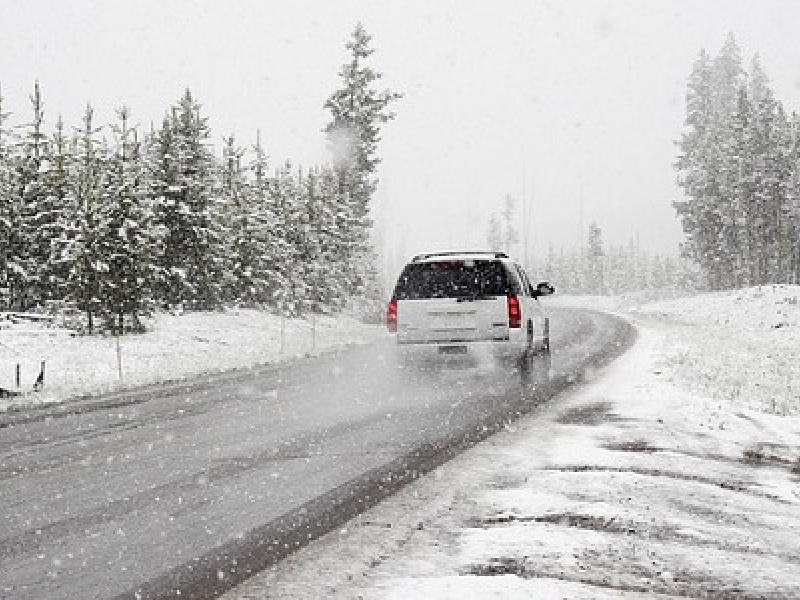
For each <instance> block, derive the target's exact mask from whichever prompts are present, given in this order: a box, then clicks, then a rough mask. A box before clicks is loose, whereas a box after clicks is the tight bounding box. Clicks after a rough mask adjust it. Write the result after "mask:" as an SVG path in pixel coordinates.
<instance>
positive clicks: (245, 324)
mask: <svg viewBox="0 0 800 600" xmlns="http://www.w3.org/2000/svg"><path fill="white" fill-rule="evenodd" d="M2 317H4V315H3V314H1V313H0V388H3V389H6V390H17V387H16V365H20V373H21V378H20V387H19V389H20V390H21V391H25V392H29V391H30V390H31V388H32V386H33V383H34V382H35V380H36V377H37V375H38V374H39V373H40V369H41V363H42V361H44V363H45V385H44V388H43V389H42V390H41V391H39V392H36V393H29V394H26V395H22V396H16V397H12V398H0V412H1V411H5V410H8V409H9V408H12V407H20V406H31V405H37V404H45V403H55V402H63V401H65V400H67V399H69V398H71V397H74V396H80V395H86V394H93V393H99V392H108V391H117V390H120V389H122V388H123V387H130V386H137V385H143V384H150V383H159V382H163V381H173V380H177V379H182V378H185V377H190V376H193V375H199V374H204V373H214V372H219V371H222V370H225V369H233V368H246V367H251V366H254V365H262V364H267V363H273V362H276V361H280V360H285V359H287V358H294V357H298V356H303V355H309V354H318V353H320V352H325V351H328V350H331V349H333V348H336V347H340V346H345V345H350V344H355V343H362V342H365V341H369V340H373V339H375V338H377V337H378V336H380V335H385V329H384V328H383V327H379V326H375V325H365V324H363V323H361V322H359V321H358V320H356V319H354V318H351V317H347V316H337V317H329V316H324V317H319V316H318V317H314V318H312V317H309V318H306V319H282V318H281V317H279V316H276V315H272V314H269V313H266V312H262V311H256V310H244V309H239V310H228V311H225V312H220V313H184V314H182V315H172V314H168V313H161V314H158V315H157V316H156V317H155V319H154V322H153V323H152V325H151V327H150V328H149V329H150V330H149V331H148V332H147V333H144V334H141V335H126V336H124V337H122V338H120V341H119V359H120V360H119V361H118V354H117V340H116V339H115V338H113V337H110V336H109V337H100V336H76V335H71V332H70V331H69V330H67V329H63V328H57V327H48V326H46V323H35V322H30V321H28V320H25V319H16V322H12V320H10V319H8V318H2ZM120 362H121V367H122V379H121V380H120V368H119V367H120Z"/></svg>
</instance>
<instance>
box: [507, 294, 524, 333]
mask: <svg viewBox="0 0 800 600" xmlns="http://www.w3.org/2000/svg"><path fill="white" fill-rule="evenodd" d="M508 327H509V328H511V329H519V328H520V327H522V311H521V310H520V306H519V298H517V297H516V296H509V297H508Z"/></svg>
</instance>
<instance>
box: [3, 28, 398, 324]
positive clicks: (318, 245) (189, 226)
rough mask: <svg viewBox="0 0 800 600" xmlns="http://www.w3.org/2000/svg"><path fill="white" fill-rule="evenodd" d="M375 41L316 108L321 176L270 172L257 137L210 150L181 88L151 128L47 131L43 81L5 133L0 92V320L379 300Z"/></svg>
mask: <svg viewBox="0 0 800 600" xmlns="http://www.w3.org/2000/svg"><path fill="white" fill-rule="evenodd" d="M370 41H371V37H370V36H369V35H368V34H367V33H366V31H365V30H364V29H363V27H362V26H361V25H358V26H357V27H356V29H355V31H354V33H353V35H352V38H351V39H350V40H349V42H348V43H347V50H348V53H349V60H348V62H347V63H346V64H344V66H343V67H342V69H341V71H340V73H339V75H340V77H341V87H340V88H339V89H337V90H336V91H334V92H333V93H332V94H331V95H330V96H329V97H328V99H327V101H326V102H325V104H324V106H325V108H326V109H327V110H328V112H329V113H330V121H329V123H328V124H327V125H326V127H325V130H324V131H325V133H326V134H327V137H328V141H329V144H330V145H331V150H332V153H333V155H334V157H335V159H334V160H333V161H332V164H330V165H325V166H315V167H313V168H305V169H304V168H300V167H295V166H292V165H291V164H289V163H286V164H282V165H278V166H277V167H272V166H271V165H269V164H268V160H267V156H266V154H265V151H264V148H263V146H262V142H261V136H260V133H258V132H256V134H255V135H254V136H253V137H254V144H252V145H251V146H250V147H242V146H240V145H239V143H238V142H237V140H236V139H235V138H234V137H232V136H231V137H228V138H226V139H225V140H224V143H223V144H221V147H220V148H219V149H216V148H214V147H213V145H212V143H211V133H210V126H209V122H208V119H207V117H206V116H205V115H203V113H202V106H201V104H200V102H199V101H198V100H197V99H196V98H195V97H194V96H193V95H192V93H191V91H189V90H188V89H187V90H186V92H185V93H184V94H183V96H182V97H181V98H180V99H179V100H178V101H177V102H176V103H175V104H174V105H173V106H171V107H169V108H168V109H167V110H166V112H165V115H164V118H163V120H162V122H161V123H160V124H159V126H157V127H156V126H151V128H150V129H149V130H148V131H141V130H140V129H139V127H137V126H136V125H134V122H135V121H134V119H133V117H132V114H131V111H130V109H129V108H127V107H123V108H120V109H119V110H118V111H117V113H116V116H117V118H116V122H115V123H112V124H110V125H103V124H99V123H97V122H96V119H95V117H94V110H93V108H92V106H91V105H87V107H86V110H85V113H84V115H83V118H82V119H81V121H80V124H79V125H77V126H75V127H72V128H68V127H67V125H66V124H65V123H64V121H63V119H62V118H61V117H58V118H57V119H56V121H55V124H54V126H53V127H52V129H50V130H48V129H47V127H46V125H45V123H46V122H45V100H44V94H43V92H42V89H41V88H40V85H39V83H36V85H35V86H34V90H33V93H32V95H31V109H30V117H29V118H28V119H26V122H24V123H22V124H16V125H14V126H12V125H11V114H10V113H9V112H7V111H6V109H5V107H4V106H3V104H2V96H1V95H0V309H6V310H17V311H23V310H38V311H51V312H56V311H73V312H77V313H79V314H80V315H83V319H82V322H83V323H84V325H85V327H86V329H87V330H88V331H94V330H98V329H113V330H115V331H117V332H121V331H127V330H137V329H140V328H141V327H142V321H141V317H143V316H145V315H147V314H150V313H151V312H152V311H153V310H155V309H157V308H159V307H163V308H167V307H181V308H182V309H190V310H215V309H219V308H222V307H224V306H228V305H240V306H252V307H260V308H266V309H271V310H275V311H278V312H280V313H281V314H286V315H299V314H303V313H307V312H309V311H315V312H324V311H332V310H338V309H340V308H342V307H343V306H344V305H345V304H346V303H347V302H348V301H350V300H351V299H353V298H362V299H363V298H367V299H372V300H375V301H378V299H379V297H380V290H379V288H378V283H377V271H376V267H375V257H374V253H373V250H372V248H371V246H370V229H371V225H372V224H371V221H370V216H369V202H370V198H371V196H372V194H373V192H374V190H375V186H376V183H377V180H376V177H375V173H376V169H377V166H378V164H379V163H380V159H379V158H378V156H377V142H378V141H379V132H380V128H381V125H382V124H384V123H386V122H387V121H389V120H391V119H392V118H393V117H394V114H393V113H391V112H389V111H388V109H387V107H388V105H389V104H390V103H391V102H393V101H394V100H396V99H398V98H399V97H400V95H399V94H397V93H393V92H388V91H383V92H378V91H376V90H375V89H374V87H375V85H374V84H375V82H376V80H377V79H379V78H380V77H381V75H380V73H377V72H376V71H374V70H373V69H372V68H371V67H369V66H368V65H367V64H366V59H367V58H368V57H369V56H370V55H371V54H372V53H373V50H372V48H371V47H370Z"/></svg>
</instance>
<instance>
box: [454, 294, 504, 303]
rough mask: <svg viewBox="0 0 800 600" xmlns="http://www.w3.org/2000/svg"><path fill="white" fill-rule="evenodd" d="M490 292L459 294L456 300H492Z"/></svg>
mask: <svg viewBox="0 0 800 600" xmlns="http://www.w3.org/2000/svg"><path fill="white" fill-rule="evenodd" d="M494 298H495V296H493V295H491V294H475V295H474V296H459V297H458V298H456V302H475V301H476V300H494Z"/></svg>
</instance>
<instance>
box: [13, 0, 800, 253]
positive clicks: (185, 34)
mask: <svg viewBox="0 0 800 600" xmlns="http://www.w3.org/2000/svg"><path fill="white" fill-rule="evenodd" d="M0 14H1V15H2V19H0V86H2V95H3V97H4V108H5V110H10V111H11V112H12V113H13V114H12V119H11V121H12V122H13V123H20V122H23V121H24V120H25V119H26V118H27V117H28V116H29V106H30V105H29V100H28V96H29V94H30V92H31V90H32V87H33V82H34V81H35V80H37V79H38V80H39V82H40V84H41V87H42V92H43V98H44V102H45V110H46V114H47V119H48V125H50V126H52V123H53V122H54V121H55V118H56V116H57V115H58V114H62V115H63V117H64V119H65V121H66V122H67V123H68V124H70V125H77V124H78V123H79V122H80V117H81V115H82V113H83V109H84V107H85V105H86V103H87V102H91V103H92V105H93V106H94V108H95V111H96V113H97V115H98V118H99V120H100V121H101V122H104V123H109V122H111V121H112V120H113V111H114V109H116V108H118V107H119V106H121V105H123V104H126V105H128V106H129V107H130V108H131V109H132V111H133V114H134V117H137V118H138V120H139V122H140V123H141V124H142V125H143V126H145V127H149V125H150V122H151V121H153V120H154V121H155V122H156V123H158V122H159V121H160V118H161V116H162V115H163V114H164V111H165V110H166V108H167V107H168V106H170V105H171V104H173V103H175V102H176V101H177V100H178V99H179V98H180V96H181V94H182V92H183V91H184V89H185V88H186V87H189V88H190V89H191V90H192V92H193V93H194V95H195V96H196V98H197V99H198V100H199V101H200V102H201V104H202V105H203V108H204V111H205V114H206V116H208V117H209V120H210V125H211V127H212V132H213V141H214V143H215V144H217V145H218V146H219V144H220V143H221V140H222V137H223V136H224V135H228V134H230V133H234V134H236V136H237V140H238V141H239V143H240V144H242V145H250V144H252V143H253V142H254V141H255V135H256V130H257V129H260V130H261V132H262V138H263V139H264V143H265V145H266V147H267V151H268V153H269V155H270V157H271V159H272V161H273V164H278V163H281V162H283V161H284V160H286V159H291V160H292V161H293V162H295V163H299V164H303V165H314V164H319V163H322V162H326V161H327V160H328V157H327V156H326V145H325V139H324V136H323V134H322V133H321V131H320V130H321V129H322V127H323V126H324V125H325V123H326V121H327V118H328V115H327V114H326V112H325V111H324V109H323V108H322V104H323V102H324V101H325V99H326V98H327V96H328V95H329V94H330V92H331V91H332V90H333V89H334V88H335V86H337V84H338V76H337V72H338V70H339V68H340V67H341V65H342V63H344V62H345V61H346V59H347V54H346V51H345V48H344V44H345V42H346V41H347V39H348V38H349V36H350V34H351V32H352V30H353V28H354V26H355V23H356V22H357V21H361V22H362V23H363V24H364V26H365V27H366V29H367V31H368V32H369V33H371V34H372V35H373V46H374V47H375V48H376V53H375V54H374V55H373V57H372V65H373V66H374V67H375V68H377V69H378V70H380V71H382V72H383V73H384V79H383V83H384V84H385V85H386V86H387V87H390V88H392V89H393V90H396V91H400V92H403V93H404V94H405V97H404V98H403V99H402V100H401V101H400V102H398V103H397V104H396V105H395V106H394V109H395V111H396V112H397V119H396V120H395V121H394V122H392V123H390V124H388V125H387V126H386V127H385V128H384V132H383V141H382V143H381V145H380V149H379V150H380V154H381V156H382V158H383V161H384V162H383V165H382V167H381V173H380V177H381V185H380V189H379V191H378V194H377V199H376V200H377V204H376V207H375V215H376V217H377V218H378V220H379V223H380V226H381V230H382V231H383V232H384V233H383V235H384V237H385V238H386V240H387V244H388V247H389V248H390V250H391V251H392V252H393V253H395V254H397V253H399V254H402V255H407V254H411V253H414V252H418V251H423V250H435V249H444V248H452V247H456V248H466V247H469V248H480V247H483V246H485V243H486V229H487V221H488V217H489V215H490V214H491V213H492V212H498V213H499V212H500V211H501V210H502V206H503V199H504V197H505V195H506V194H511V195H512V196H513V197H515V198H516V201H517V206H518V207H520V206H521V204H522V202H523V197H524V199H525V201H526V202H527V206H529V207H530V214H531V215H532V218H531V223H530V227H529V237H528V239H529V243H528V247H529V251H530V253H537V254H540V255H541V254H542V253H543V252H545V251H546V248H547V245H548V244H549V243H550V242H553V243H554V244H555V247H556V249H558V248H560V247H562V246H563V247H564V248H565V249H567V250H568V249H570V248H572V247H574V246H575V245H576V244H577V243H578V239H579V230H580V226H581V225H583V227H584V229H585V227H586V226H587V225H588V223H589V222H590V221H596V222H597V223H598V224H599V226H600V227H601V229H602V231H603V236H604V238H605V240H606V241H609V242H614V243H627V241H628V240H629V239H631V238H634V237H636V236H637V235H638V237H639V239H640V240H641V244H642V246H643V247H646V248H649V249H650V250H651V251H652V252H666V253H674V252H675V251H676V248H677V243H678V241H679V240H680V238H681V231H680V227H679V225H678V222H677V220H676V218H675V214H674V210H673V208H672V205H671V203H672V201H673V200H675V199H676V198H677V197H679V195H680V190H679V189H678V188H677V186H676V185H675V172H674V171H673V169H672V163H673V161H674V159H675V154H676V151H675V147H674V142H675V140H676V139H677V138H678V136H679V135H680V131H681V128H682V123H683V118H684V104H683V103H684V95H685V92H686V81H687V77H688V75H689V72H690V69H691V66H692V63H693V62H694V60H695V59H696V57H697V55H698V53H699V51H700V49H701V48H703V47H705V48H706V49H707V50H709V51H710V52H711V53H712V54H716V53H717V52H718V50H719V48H720V47H721V46H722V43H723V42H724V39H725V36H726V34H727V33H728V32H732V33H733V34H734V35H735V36H736V38H737V41H738V42H739V45H740V46H741V48H742V51H743V55H744V57H745V59H746V61H747V62H749V60H750V58H751V57H752V55H753V54H754V53H756V52H757V53H759V54H760V56H761V59H762V63H763V66H764V68H765V70H766V71H767V73H768V75H769V76H770V78H771V80H772V84H773V87H774V89H775V91H776V93H777V96H778V98H779V99H781V100H782V101H783V102H784V103H785V105H786V106H787V108H788V109H789V110H798V109H800V60H798V52H797V36H798V31H800V2H795V1H793V0H787V1H778V0H768V1H761V2H757V1H743V0H740V1H736V0H720V1H718V2H710V1H699V0H686V1H663V2H657V1H653V0H648V1H646V2H644V1H640V0H631V1H622V0H619V1H603V0H594V1H586V2H577V1H576V2H565V1H550V2H548V1H541V0H539V1H533V0H519V1H511V0H508V1H497V0H493V1H491V2H489V1H486V2H477V1H466V0H451V1H443V0H437V1H435V2H432V1H430V0H419V1H409V0H403V1H402V2H401V1H394V2H378V1H374V0H373V1H370V2H366V1H364V2H355V1H347V2H345V1H339V0H337V1H335V2H334V1H330V0H318V1H310V0H309V1H296V0H281V1H257V0H252V1H244V0H241V1H237V0H226V1H224V2H223V1H220V0H217V1H215V2H207V1H198V0H191V1H174V0H157V1H151V0H146V1H142V0H136V1H126V2H118V1H116V0H103V1H102V2H101V1H99V0H98V1H95V2H90V1H86V0H69V1H64V0H38V1H36V2H22V1H11V0H0ZM581 207H583V208H582V209H581ZM519 250H521V248H519V249H518V251H519Z"/></svg>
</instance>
